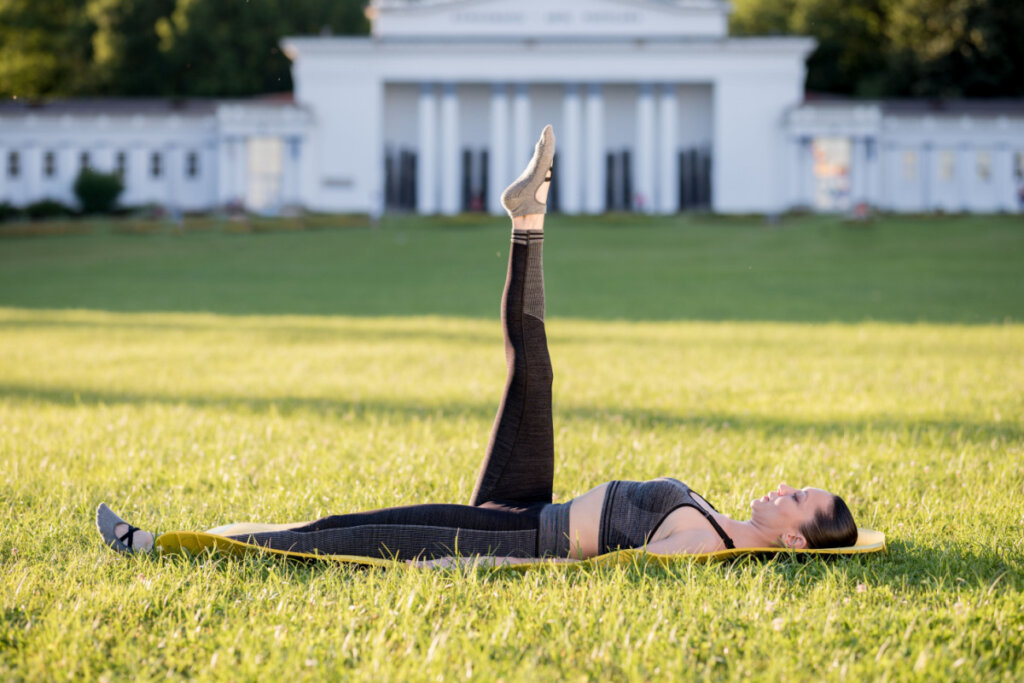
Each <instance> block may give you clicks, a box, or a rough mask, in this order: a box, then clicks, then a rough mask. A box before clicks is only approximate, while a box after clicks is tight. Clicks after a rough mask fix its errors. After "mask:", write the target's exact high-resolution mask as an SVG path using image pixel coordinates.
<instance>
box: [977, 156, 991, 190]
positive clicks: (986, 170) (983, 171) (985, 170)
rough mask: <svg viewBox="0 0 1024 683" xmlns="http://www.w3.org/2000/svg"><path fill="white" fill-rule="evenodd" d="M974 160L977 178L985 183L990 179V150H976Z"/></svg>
mask: <svg viewBox="0 0 1024 683" xmlns="http://www.w3.org/2000/svg"><path fill="white" fill-rule="evenodd" d="M975 162H976V164H975V168H976V170H977V172H978V180H980V181H981V182H983V183H987V182H988V181H989V180H991V179H992V154H991V153H990V152H978V154H977V156H976V158H975Z"/></svg>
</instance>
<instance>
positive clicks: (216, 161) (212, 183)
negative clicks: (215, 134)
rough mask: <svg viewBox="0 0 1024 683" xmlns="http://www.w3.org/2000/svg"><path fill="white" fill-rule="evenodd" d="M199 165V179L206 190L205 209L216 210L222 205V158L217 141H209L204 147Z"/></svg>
mask: <svg viewBox="0 0 1024 683" xmlns="http://www.w3.org/2000/svg"><path fill="white" fill-rule="evenodd" d="M199 163H200V164H201V166H200V167H199V177H200V179H201V181H202V185H203V187H204V188H205V196H204V197H203V208H205V209H214V208H216V207H217V204H219V203H220V199H219V198H220V157H219V155H218V154H217V143H216V142H215V141H213V140H209V141H207V142H206V144H205V145H204V146H203V153H202V155H201V156H200V162H199Z"/></svg>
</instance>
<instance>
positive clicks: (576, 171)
mask: <svg viewBox="0 0 1024 683" xmlns="http://www.w3.org/2000/svg"><path fill="white" fill-rule="evenodd" d="M582 113H583V110H582V107H581V105H580V90H579V87H578V86H577V85H576V84H575V83H570V84H568V85H566V86H565V96H564V99H563V101H562V116H563V121H562V130H560V131H558V167H557V168H555V173H556V174H557V175H558V181H557V182H558V192H559V195H558V198H559V201H560V203H561V205H562V206H561V208H562V212H563V213H566V214H570V215H573V214H578V213H579V212H580V211H581V210H582V208H583V204H582V202H581V199H582V196H583V186H582V178H581V177H580V176H581V173H580V169H581V168H582V161H581V160H580V157H581V156H582V152H583V149H582V146H581V144H580V139H581V136H580V131H581V129H582V127H583V116H582Z"/></svg>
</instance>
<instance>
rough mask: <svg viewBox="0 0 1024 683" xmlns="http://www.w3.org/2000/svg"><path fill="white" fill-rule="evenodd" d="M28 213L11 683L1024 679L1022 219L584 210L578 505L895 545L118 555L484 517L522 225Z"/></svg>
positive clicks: (14, 441) (8, 355)
mask: <svg viewBox="0 0 1024 683" xmlns="http://www.w3.org/2000/svg"><path fill="white" fill-rule="evenodd" d="M2 235H3V231H2V230H0V507H2V510H3V515H4V529H3V533H2V534H0V678H2V679H4V680H20V679H31V680H53V679H66V678H80V679H101V678H104V677H106V678H108V679H110V680H118V679H127V678H133V677H138V678H143V679H156V678H160V679H164V678H168V677H170V678H198V679H218V680H265V679H272V678H274V677H276V678H281V677H285V676H287V677H289V678H292V679H295V680H299V679H303V680H304V679H340V678H344V679H352V680H365V681H380V680H452V679H469V680H498V679H504V680H508V681H531V680H538V679H540V680H561V679H567V680H585V679H600V680H676V679H683V680H687V679H692V678H702V677H709V678H724V679H737V678H755V679H761V680H776V679H780V678H783V677H785V678H787V679H794V678H795V679H799V680H814V679H818V678H826V679H833V680H842V679H847V680H857V679H864V678H889V679H900V680H902V679H920V680H933V679H937V678H940V679H963V680H986V681H987V680H1021V679H1022V678H1024V593H1022V591H1024V533H1022V529H1024V506H1022V503H1021V501H1022V500H1024V266H1022V264H1024V225H1022V223H1021V222H1020V220H1019V218H1013V217H1005V218H944V219H884V220H880V221H879V222H877V223H875V224H873V225H871V226H847V225H844V224H842V223H841V221H839V220H838V219H834V218H803V219H791V220H789V221H784V222H783V223H782V224H780V225H776V226H766V225H765V224H764V222H763V221H761V220H755V219H749V220H740V219H730V220H725V219H710V218H708V219H698V218H678V219H658V220H655V219H632V218H627V217H608V218H602V219H594V220H590V221H588V220H583V219H577V220H570V219H565V218H558V217H553V218H552V219H551V220H550V222H549V235H548V238H547V240H546V243H545V260H546V265H547V289H548V335H549V340H550V345H551V354H552V359H553V362H554V366H555V430H556V436H555V439H556V450H557V453H558V463H557V472H556V483H555V495H556V498H557V499H558V500H566V499H568V498H571V497H572V496H574V495H576V494H578V493H581V492H583V491H585V490H587V489H588V488H590V487H592V486H594V485H597V484H599V483H601V482H604V481H607V480H609V479H613V478H624V479H647V478H652V477H655V476H662V475H667V476H675V477H678V478H680V479H682V480H683V481H686V482H687V483H689V484H690V485H691V486H693V487H694V489H696V490H697V491H699V492H701V493H703V494H705V495H706V496H707V497H708V498H709V499H710V500H711V501H712V502H713V503H714V504H715V505H716V506H717V507H718V508H719V509H720V510H722V511H723V512H726V513H728V514H732V515H734V516H738V517H741V516H743V515H745V514H746V513H747V509H748V505H749V501H750V500H751V499H752V498H753V497H755V496H760V495H762V494H763V493H765V492H766V491H767V490H769V489H770V488H773V487H775V486H776V485H777V484H778V483H779V482H780V481H785V482H788V483H790V484H793V485H797V486H804V485H820V486H824V487H826V488H829V489H831V490H834V491H836V492H839V493H841V494H842V495H844V497H845V498H846V499H847V501H848V502H849V503H850V505H851V507H852V509H853V510H854V513H855V515H856V516H857V517H858V520H859V521H860V523H861V524H862V525H864V526H870V527H873V528H877V529H880V530H882V531H884V532H885V533H886V534H887V535H888V538H889V551H888V553H886V554H884V555H873V556H866V557H856V558H843V559H839V560H836V561H832V562H826V561H820V560H811V561H798V560H797V559H795V558H792V557H785V556H784V557H780V558H778V559H775V560H771V561H760V560H757V561H751V560H741V561H736V562H729V563H713V564H708V565H701V564H694V563H691V562H689V561H687V560H685V559H683V560H680V561H679V562H678V563H677V564H676V565H675V566H673V567H672V568H670V569H660V568H655V567H651V566H645V565H643V564H642V563H640V564H638V565H636V566H632V567H620V568H615V569H606V570H588V571H582V572H573V571H565V570H564V569H545V570H539V571H532V572H529V573H525V574H519V573H514V572H509V571H504V570H481V571H471V570H465V571H447V570H444V571H417V570H412V569H400V570H361V569H355V568H351V567H339V566H331V565H299V564H289V563H282V562H277V561H273V560H270V559H266V558H252V559H247V560H232V559H226V558H222V557H216V556H204V557H199V558H193V559H184V558H180V557H169V558H152V557H136V558H122V557H118V556H115V555H114V554H113V553H111V552H110V551H109V550H107V549H106V548H104V547H103V546H102V545H101V543H100V542H99V537H98V536H97V535H96V533H95V531H94V528H93V523H92V514H93V511H94V509H95V506H96V505H97V503H98V502H100V501H103V500H105V501H107V502H109V503H111V504H112V506H113V507H114V509H115V510H118V511H120V512H122V513H124V514H125V515H126V516H128V517H129V519H131V520H132V521H134V522H135V523H137V524H139V525H141V526H143V527H146V528H152V529H155V530H157V531H166V530H173V529H202V528H207V527H212V526H215V525H218V524H221V523H225V522H231V521H249V520H251V521H268V522H276V521H281V522H283V521H294V520H302V519H312V518H316V517H318V516H322V515H325V514H332V513H341V512H349V511H356V510H361V509H365V508H371V507H379V506H390V505H402V504H413V503H417V502H427V501H429V502H465V501H466V500H467V499H468V497H469V495H470V492H471V489H472V486H473V481H474V477H475V474H476V469H477V467H478V465H479V461H480V459H481V456H482V454H483V451H484V449H485V447H486V444H487V438H488V432H489V429H490V423H491V420H492V419H493V416H494V412H495V409H496V406H497V403H498V401H499V398H500V392H501V389H502V386H503V381H504V354H503V350H502V347H501V332H500V328H499V325H498V322H497V303H498V298H499V295H500V289H501V285H502V282H503V279H504V268H505V259H506V258H507V248H508V235H507V227H506V226H505V225H503V224H502V223H501V221H492V220H489V219H479V218H460V219H457V220H455V221H452V222H450V223H446V222H444V221H440V220H420V219H412V218H402V219H389V220H386V221H385V222H384V223H383V224H382V225H381V226H379V227H377V228H376V229H374V230H370V229H369V228H360V227H350V228H345V229H337V230H331V229H323V230H316V231H306V230H301V231H291V232H268V233H265V234H232V233H228V232H224V231H222V230H217V229H215V230H207V231H203V232H189V231H187V230H186V231H185V232H184V233H180V232H172V231H170V230H167V231H165V232H160V233H158V234H147V235H128V234H120V233H119V232H118V231H117V230H116V226H115V229H114V230H113V231H112V230H111V229H110V226H106V225H99V224H98V225H96V226H95V227H94V228H93V229H92V232H91V234H86V235H65V236H58V237H36V238H31V237H17V238H14V237H6V238H4V237H2Z"/></svg>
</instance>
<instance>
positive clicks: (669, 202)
mask: <svg viewBox="0 0 1024 683" xmlns="http://www.w3.org/2000/svg"><path fill="white" fill-rule="evenodd" d="M658 114H659V116H660V119H661V121H660V124H661V125H660V126H659V128H660V130H659V132H660V135H659V137H660V138H661V139H660V142H659V144H658V154H659V157H658V180H659V182H658V213H662V214H673V213H678V212H679V141H678V126H679V95H678V93H677V90H676V86H675V84H673V83H666V84H664V85H663V86H661V92H660V93H659V96H658Z"/></svg>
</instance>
